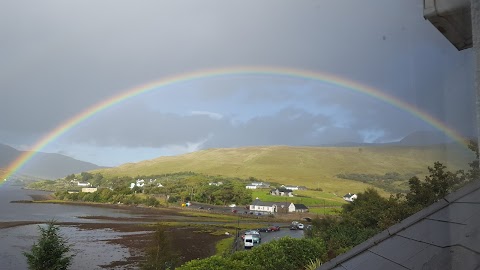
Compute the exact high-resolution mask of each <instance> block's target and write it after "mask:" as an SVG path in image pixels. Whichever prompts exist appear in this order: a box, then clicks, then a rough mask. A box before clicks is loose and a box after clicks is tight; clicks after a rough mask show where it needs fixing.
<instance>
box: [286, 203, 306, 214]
mask: <svg viewBox="0 0 480 270" xmlns="http://www.w3.org/2000/svg"><path fill="white" fill-rule="evenodd" d="M288 212H291V213H293V212H297V213H304V212H308V207H307V206H306V205H304V204H301V203H295V204H293V203H292V204H291V205H290V206H289V207H288Z"/></svg>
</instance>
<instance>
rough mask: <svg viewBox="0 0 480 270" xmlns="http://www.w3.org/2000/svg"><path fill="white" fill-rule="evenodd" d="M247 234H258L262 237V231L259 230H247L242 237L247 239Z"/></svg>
mask: <svg viewBox="0 0 480 270" xmlns="http://www.w3.org/2000/svg"><path fill="white" fill-rule="evenodd" d="M247 235H256V236H258V237H259V238H261V235H260V232H259V231H258V230H249V231H246V232H245V233H244V234H243V235H242V239H245V236H247Z"/></svg>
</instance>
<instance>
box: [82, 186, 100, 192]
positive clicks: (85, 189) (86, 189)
mask: <svg viewBox="0 0 480 270" xmlns="http://www.w3.org/2000/svg"><path fill="white" fill-rule="evenodd" d="M97 190H98V189H97V188H96V187H87V188H82V192H85V193H93V192H95V191H97Z"/></svg>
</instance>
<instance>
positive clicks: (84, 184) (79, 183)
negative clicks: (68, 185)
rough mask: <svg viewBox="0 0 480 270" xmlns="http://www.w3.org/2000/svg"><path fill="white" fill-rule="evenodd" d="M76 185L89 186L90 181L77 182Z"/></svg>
mask: <svg viewBox="0 0 480 270" xmlns="http://www.w3.org/2000/svg"><path fill="white" fill-rule="evenodd" d="M77 186H79V187H89V186H90V183H89V182H78V183H77Z"/></svg>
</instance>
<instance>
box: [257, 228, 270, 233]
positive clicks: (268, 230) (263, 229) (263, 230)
mask: <svg viewBox="0 0 480 270" xmlns="http://www.w3.org/2000/svg"><path fill="white" fill-rule="evenodd" d="M258 231H259V232H270V229H269V228H260V229H258Z"/></svg>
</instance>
